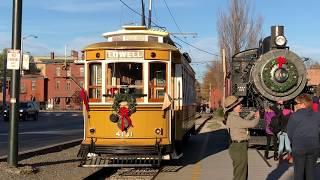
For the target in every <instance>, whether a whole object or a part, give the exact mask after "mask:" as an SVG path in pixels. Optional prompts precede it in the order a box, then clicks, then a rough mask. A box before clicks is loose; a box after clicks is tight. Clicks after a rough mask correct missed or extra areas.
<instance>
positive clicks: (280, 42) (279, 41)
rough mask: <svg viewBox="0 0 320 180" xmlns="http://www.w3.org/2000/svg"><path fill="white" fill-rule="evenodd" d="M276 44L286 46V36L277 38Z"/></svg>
mask: <svg viewBox="0 0 320 180" xmlns="http://www.w3.org/2000/svg"><path fill="white" fill-rule="evenodd" d="M275 43H276V45H277V46H284V45H285V44H286V43H287V39H286V38H285V37H284V36H277V37H276V39H275Z"/></svg>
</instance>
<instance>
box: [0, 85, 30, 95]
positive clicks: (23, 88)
mask: <svg viewBox="0 0 320 180" xmlns="http://www.w3.org/2000/svg"><path fill="white" fill-rule="evenodd" d="M1 89H2V88H1ZM20 92H21V93H25V92H26V85H25V84H21V86H20Z"/></svg>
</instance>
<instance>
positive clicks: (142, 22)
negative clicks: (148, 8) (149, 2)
mask: <svg viewBox="0 0 320 180" xmlns="http://www.w3.org/2000/svg"><path fill="white" fill-rule="evenodd" d="M143 1H144V0H141V11H142V16H141V26H145V25H146V19H145V18H146V17H145V15H144V2H143Z"/></svg>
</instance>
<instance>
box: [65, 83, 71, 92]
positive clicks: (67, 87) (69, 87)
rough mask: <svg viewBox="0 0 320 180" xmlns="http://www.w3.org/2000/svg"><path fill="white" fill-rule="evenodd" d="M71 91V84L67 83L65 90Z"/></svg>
mask: <svg viewBox="0 0 320 180" xmlns="http://www.w3.org/2000/svg"><path fill="white" fill-rule="evenodd" d="M70 89H71V82H70V81H67V86H66V90H70Z"/></svg>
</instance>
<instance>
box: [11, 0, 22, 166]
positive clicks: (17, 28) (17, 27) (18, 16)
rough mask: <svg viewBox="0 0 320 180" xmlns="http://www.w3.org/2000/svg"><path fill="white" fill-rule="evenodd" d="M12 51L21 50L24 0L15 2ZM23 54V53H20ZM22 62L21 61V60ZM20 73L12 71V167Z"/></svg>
mask: <svg viewBox="0 0 320 180" xmlns="http://www.w3.org/2000/svg"><path fill="white" fill-rule="evenodd" d="M12 16H13V17H12V44H11V46H12V49H13V50H20V49H21V24H22V0H13V12H12ZM20 53H21V52H20ZM20 61H21V59H20ZM19 92H20V72H19V69H18V70H17V69H12V83H11V92H10V115H9V116H10V127H9V135H8V142H9V143H8V145H9V147H8V151H9V152H8V159H7V162H8V164H9V165H10V166H14V167H17V164H18V160H17V159H18V119H17V118H18V111H17V109H18V105H19V95H20V93H19Z"/></svg>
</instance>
